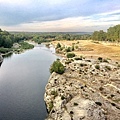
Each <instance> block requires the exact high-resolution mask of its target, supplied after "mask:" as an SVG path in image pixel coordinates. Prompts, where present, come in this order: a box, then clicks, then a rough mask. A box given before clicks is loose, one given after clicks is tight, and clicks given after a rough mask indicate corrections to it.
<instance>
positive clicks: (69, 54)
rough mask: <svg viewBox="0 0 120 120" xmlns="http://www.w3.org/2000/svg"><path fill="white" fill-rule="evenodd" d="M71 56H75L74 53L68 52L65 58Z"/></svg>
mask: <svg viewBox="0 0 120 120" xmlns="http://www.w3.org/2000/svg"><path fill="white" fill-rule="evenodd" d="M73 57H75V54H74V53H68V54H67V58H73Z"/></svg>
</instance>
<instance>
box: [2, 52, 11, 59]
mask: <svg viewBox="0 0 120 120" xmlns="http://www.w3.org/2000/svg"><path fill="white" fill-rule="evenodd" d="M12 55H13V52H9V53H7V54H5V55H2V56H3V58H11V57H12Z"/></svg>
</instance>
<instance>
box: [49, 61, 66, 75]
mask: <svg viewBox="0 0 120 120" xmlns="http://www.w3.org/2000/svg"><path fill="white" fill-rule="evenodd" d="M64 71H65V67H64V65H63V64H62V63H61V62H60V60H56V61H54V62H53V64H52V65H51V67H50V73H53V72H56V73H58V74H63V73H64Z"/></svg>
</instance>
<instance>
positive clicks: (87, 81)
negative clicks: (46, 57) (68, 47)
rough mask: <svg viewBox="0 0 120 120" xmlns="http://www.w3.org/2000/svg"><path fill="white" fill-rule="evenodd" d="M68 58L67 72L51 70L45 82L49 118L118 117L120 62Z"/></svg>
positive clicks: (97, 119)
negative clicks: (70, 59) (60, 72)
mask: <svg viewBox="0 0 120 120" xmlns="http://www.w3.org/2000/svg"><path fill="white" fill-rule="evenodd" d="M66 61H67V60H66V59H64V60H62V63H63V64H64V65H65V66H66V71H65V73H64V74H62V75H59V74H57V73H52V75H51V76H50V79H49V81H48V84H47V85H46V92H45V96H44V100H45V102H46V106H47V110H48V112H49V115H48V118H46V120H119V119H120V66H119V62H114V61H112V60H107V61H99V60H94V59H83V60H74V61H72V62H71V63H69V64H68V63H67V64H66Z"/></svg>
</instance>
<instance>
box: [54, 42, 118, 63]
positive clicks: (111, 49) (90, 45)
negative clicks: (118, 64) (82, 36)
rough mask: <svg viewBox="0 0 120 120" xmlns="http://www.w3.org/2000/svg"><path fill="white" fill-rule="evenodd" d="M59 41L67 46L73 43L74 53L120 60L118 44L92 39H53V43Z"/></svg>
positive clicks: (55, 43)
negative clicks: (75, 48)
mask: <svg viewBox="0 0 120 120" xmlns="http://www.w3.org/2000/svg"><path fill="white" fill-rule="evenodd" d="M57 43H60V44H61V45H62V46H65V47H69V46H72V45H73V44H74V46H75V47H76V46H77V47H78V49H77V50H75V51H73V52H74V53H75V54H76V55H83V56H88V57H91V56H92V57H98V56H101V57H104V58H110V59H114V60H119V61H120V44H117V43H107V42H94V41H92V40H77V41H65V40H63V41H53V42H52V44H53V45H55V46H56V45H57Z"/></svg>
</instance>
